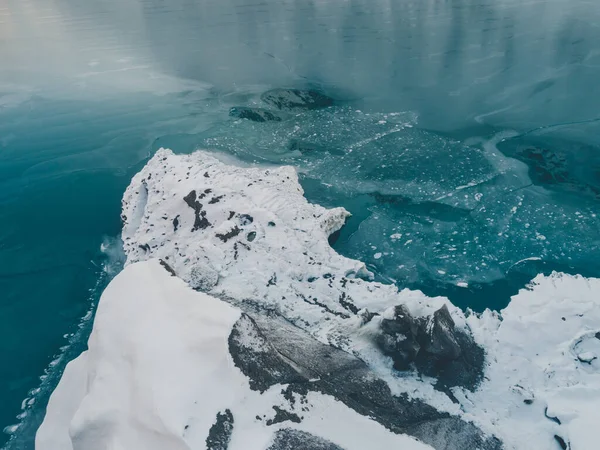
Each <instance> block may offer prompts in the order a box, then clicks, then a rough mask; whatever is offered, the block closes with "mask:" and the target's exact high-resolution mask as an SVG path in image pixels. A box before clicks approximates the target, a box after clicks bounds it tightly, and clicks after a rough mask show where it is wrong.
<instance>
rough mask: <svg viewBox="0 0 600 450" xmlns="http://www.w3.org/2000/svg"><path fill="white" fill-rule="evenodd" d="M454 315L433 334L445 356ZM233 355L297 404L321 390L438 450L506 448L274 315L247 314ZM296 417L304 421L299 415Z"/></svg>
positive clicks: (232, 340) (262, 384)
mask: <svg viewBox="0 0 600 450" xmlns="http://www.w3.org/2000/svg"><path fill="white" fill-rule="evenodd" d="M399 309H400V310H401V309H402V308H399ZM446 313H447V311H446ZM251 315H252V317H251ZM405 317H406V316H405ZM448 317H449V315H448V316H444V312H443V311H442V312H440V314H438V318H437V319H436V322H435V324H434V325H432V327H433V328H434V329H433V330H432V331H431V332H430V338H429V341H430V346H431V347H432V350H433V351H439V352H440V353H441V354H446V353H445V352H446V351H447V349H446V348H444V346H445V345H447V342H446V340H447V339H448V338H449V336H448V335H447V334H446V333H445V332H444V331H443V330H440V329H439V328H443V327H444V326H446V325H447V322H446V321H447V319H448ZM413 322H414V323H416V321H413ZM404 323H407V322H404ZM409 328H410V325H409ZM417 329H418V328H417ZM457 345H458V344H457ZM229 352H230V354H231V355H232V357H233V361H234V363H235V365H236V366H237V367H238V368H239V369H240V370H241V371H242V372H243V373H244V374H245V375H246V376H247V377H248V378H249V379H250V385H251V387H253V389H257V390H260V391H263V392H264V391H266V390H267V389H269V388H270V387H272V386H275V385H277V384H280V385H282V386H287V387H285V390H284V392H283V394H284V397H285V398H287V399H289V400H290V401H291V402H292V403H293V402H296V401H298V400H296V399H297V398H300V399H302V398H305V397H306V395H307V394H308V392H319V393H322V394H326V395H330V396H332V397H334V398H336V399H337V400H339V401H340V402H342V403H344V404H345V405H346V406H348V407H349V408H352V409H353V410H355V411H356V412H358V413H359V414H361V415H366V416H370V417H371V418H373V419H374V420H376V421H377V422H379V423H381V424H382V425H384V426H385V427H386V428H387V429H389V430H391V431H393V432H394V433H398V434H408V435H410V436H414V437H416V438H417V439H419V440H420V441H422V442H424V443H426V444H428V445H431V446H432V447H433V448H434V449H436V450H470V449H473V450H475V449H478V450H497V449H501V448H503V447H502V444H501V443H500V441H499V440H498V439H496V438H493V437H487V436H485V435H484V434H483V433H482V432H481V430H479V429H478V428H477V427H476V426H474V425H473V424H471V423H469V422H467V421H465V420H463V419H461V418H459V417H457V416H452V415H450V414H448V413H444V412H440V411H438V410H436V409H435V408H433V407H432V406H430V405H428V404H426V403H424V402H422V401H420V400H417V399H409V398H408V397H407V396H406V395H399V396H396V395H393V394H392V392H391V391H390V388H389V387H388V385H387V384H386V383H385V382H384V381H382V380H381V379H379V378H378V377H377V375H376V374H375V373H373V371H371V370H370V369H369V367H368V366H367V365H366V364H365V363H364V362H363V361H361V360H359V359H358V358H356V357H355V356H352V355H350V354H348V353H346V352H343V351H341V350H339V349H336V348H334V347H332V346H328V345H325V344H322V343H321V342H318V341H317V340H315V339H314V338H312V337H311V336H310V335H308V334H307V333H306V332H304V331H302V330H300V329H299V328H297V327H295V326H293V325H291V324H289V323H288V322H287V321H285V320H283V318H281V317H279V316H278V315H275V314H273V313H271V314H269V315H268V316H265V315H263V314H260V313H258V312H256V311H255V312H253V313H249V314H243V315H242V317H241V318H240V319H239V320H238V322H237V323H236V324H235V326H234V328H233V330H232V333H231V335H230V337H229ZM300 401H302V400H300ZM294 419H298V420H302V419H301V418H299V417H298V416H295V417H294ZM284 420H291V419H290V418H289V417H284ZM293 421H295V420H293ZM293 448H296V447H293ZM316 448H319V447H316Z"/></svg>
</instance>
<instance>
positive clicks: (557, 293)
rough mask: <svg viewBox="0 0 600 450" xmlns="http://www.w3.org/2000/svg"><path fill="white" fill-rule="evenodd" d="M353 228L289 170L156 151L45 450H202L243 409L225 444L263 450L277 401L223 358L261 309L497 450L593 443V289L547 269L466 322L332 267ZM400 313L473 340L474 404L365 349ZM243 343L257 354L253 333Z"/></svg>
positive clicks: (356, 426) (343, 440)
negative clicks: (340, 236)
mask: <svg viewBox="0 0 600 450" xmlns="http://www.w3.org/2000/svg"><path fill="white" fill-rule="evenodd" d="M192 192H194V195H193V196H192V195H191V193H192ZM186 199H187V200H186ZM347 217H348V213H347V211H345V210H344V209H342V208H335V209H331V210H327V209H325V208H322V207H320V206H318V205H314V204H310V203H308V202H307V201H306V199H305V198H304V196H303V192H302V188H301V187H300V185H299V183H298V180H297V175H296V172H295V171H294V169H293V168H291V167H269V168H265V167H245V168H243V167H238V166H235V165H232V164H225V163H223V162H221V161H220V160H219V159H217V158H216V157H215V155H213V154H210V153H207V152H196V153H194V154H191V155H174V154H173V153H172V152H171V151H169V150H164V149H161V150H159V151H158V152H157V153H156V155H155V156H154V157H153V158H152V159H151V160H150V161H149V162H148V164H147V165H146V167H145V168H144V169H142V171H141V172H140V173H138V174H137V175H136V176H135V177H134V178H133V180H132V182H131V185H130V186H129V188H128V189H127V191H126V193H125V195H124V199H123V220H124V228H123V240H124V248H125V252H126V255H127V268H126V269H125V271H124V272H123V273H122V274H121V275H119V276H118V277H117V278H116V279H115V280H114V281H113V283H112V284H111V285H110V286H109V288H108V289H107V290H106V292H105V294H104V295H103V297H102V300H101V302H100V306H99V310H98V314H97V316H96V321H95V325H94V331H93V334H92V337H91V338H90V349H89V351H88V352H86V353H84V354H83V355H82V356H81V357H80V358H78V359H77V360H75V361H74V362H72V363H71V364H70V365H69V366H68V368H67V370H66V371H65V374H64V376H63V379H62V381H61V383H60V384H59V386H58V388H57V390H56V391H55V393H54V394H53V396H52V399H51V401H50V405H49V408H48V414H47V417H46V420H45V421H44V424H43V425H42V427H41V428H40V431H39V432H38V436H37V440H38V444H39V449H40V450H54V449H56V450H71V449H72V450H75V449H78V448H85V449H86V450H88V449H91V450H93V449H96V448H107V446H108V445H109V444H110V445H112V446H113V447H111V448H147V449H149V450H152V449H153V448H173V449H177V448H188V447H185V445H189V446H191V447H192V448H199V447H198V446H200V447H202V445H204V439H205V438H206V435H207V433H208V430H209V429H210V427H211V425H212V423H214V419H215V415H216V413H217V412H219V411H224V410H225V409H227V408H230V409H231V410H232V411H234V409H235V411H234V415H235V420H236V427H235V430H234V434H233V436H232V441H231V446H232V447H231V448H247V449H249V448H251V447H250V446H249V444H248V442H252V445H254V447H252V448H257V449H258V448H265V446H266V445H267V443H268V442H270V440H271V439H272V433H273V430H274V429H275V428H276V427H275V428H273V427H271V428H269V429H266V428H265V426H264V425H263V423H262V422H260V423H258V422H256V420H255V418H256V415H257V414H259V415H260V414H267V413H269V414H272V409H271V407H272V405H273V404H274V403H277V402H278V401H280V399H279V397H278V396H279V395H280V394H279V392H280V389H270V390H268V391H266V392H265V393H264V394H262V395H260V394H258V393H256V392H254V391H250V390H249V388H248V381H247V380H246V379H245V377H244V376H243V375H242V374H241V372H239V371H238V370H237V369H235V368H234V367H233V364H232V362H231V360H230V357H229V354H228V351H227V337H228V336H229V334H230V331H231V327H232V326H233V323H235V321H236V320H237V318H238V317H239V316H240V309H241V310H244V308H252V307H254V306H258V307H260V308H261V309H263V310H274V311H277V312H278V314H280V315H282V316H283V317H284V318H286V319H287V320H289V321H290V322H291V323H293V324H295V325H296V326H298V327H300V328H302V329H303V330H305V331H307V332H308V333H310V334H311V335H312V336H313V337H314V338H316V339H318V340H320V341H321V342H323V343H326V344H329V345H333V346H335V347H337V348H340V349H343V350H346V351H348V352H350V353H352V354H354V355H356V356H358V357H360V358H361V359H362V360H363V361H365V362H366V363H367V364H368V365H369V366H370V368H371V369H372V370H373V371H374V372H375V373H376V374H377V375H378V376H379V377H381V378H382V379H384V380H385V381H386V382H388V384H389V386H390V388H391V390H392V392H393V393H394V394H399V393H406V394H407V395H408V396H409V397H417V398H421V399H424V400H425V401H426V402H427V403H429V404H431V405H434V406H435V407H436V408H438V409H440V410H442V411H448V412H451V413H453V414H458V415H461V416H463V417H464V418H465V419H467V420H472V421H473V422H475V423H476V424H477V425H478V426H479V427H481V428H482V429H483V430H484V431H487V432H489V433H492V434H495V435H496V436H498V437H499V438H500V439H502V441H503V442H504V444H505V447H506V448H507V449H525V448H526V449H528V450H529V449H531V450H548V449H553V448H557V449H558V448H559V447H558V443H557V440H556V438H555V436H559V437H560V438H562V439H564V440H565V442H568V443H569V444H570V448H571V450H587V449H590V448H595V438H594V436H592V435H591V433H592V432H593V430H594V428H593V426H592V425H593V424H595V423H598V422H599V421H600V408H597V405H598V404H600V361H599V360H598V359H597V358H594V356H596V355H599V354H600V339H599V338H598V336H600V335H599V334H598V333H599V332H600V296H599V295H598V293H600V280H598V279H586V278H584V277H581V276H571V275H565V274H560V273H555V274H552V275H551V276H541V275H540V276H538V277H537V278H535V280H534V281H533V282H532V284H531V286H529V287H528V288H526V289H523V290H521V291H520V292H519V293H518V294H517V295H516V296H514V297H513V298H512V300H511V302H510V304H509V306H508V307H507V308H506V309H505V310H503V311H501V312H499V313H498V312H492V311H485V312H484V313H483V314H474V313H467V314H465V313H463V312H462V311H460V310H459V309H458V308H456V307H454V306H453V305H451V304H450V303H449V301H448V300H447V299H445V298H441V297H438V298H429V297H427V296H425V295H424V294H422V293H421V292H418V291H410V290H403V291H400V292H399V291H398V290H397V289H396V288H395V287H394V286H389V285H384V284H381V283H376V282H373V281H370V277H371V274H370V272H369V271H368V270H367V269H366V267H365V265H364V264H363V263H362V262H360V261H355V260H351V259H348V258H345V257H343V256H341V255H338V254H337V253H336V252H335V251H334V250H333V249H332V248H331V247H330V246H329V244H328V241H327V239H328V236H329V235H330V234H331V233H332V232H334V231H336V230H338V229H339V228H340V227H342V226H343V224H344V221H345V219H346V218H347ZM158 259H160V260H161V261H163V264H164V265H166V266H167V267H168V269H170V270H172V271H174V272H175V273H176V274H177V277H171V276H169V274H168V272H167V271H166V270H164V267H161V265H160V264H159V263H158V262H157V260H158ZM178 277H179V278H178ZM182 280H183V281H182ZM457 285H460V286H463V285H464V286H466V285H467V283H457ZM188 286H191V287H192V288H195V289H197V290H200V291H203V292H204V293H201V292H196V291H193V290H192V289H190V288H189V287H188ZM216 297H219V298H223V299H227V302H228V303H225V302H223V301H221V300H218V299H217V298H216ZM399 304H404V305H405V306H406V307H407V308H408V310H409V311H410V313H411V314H413V315H414V316H417V317H426V316H430V315H431V314H432V313H433V312H434V311H436V310H437V309H439V308H440V307H442V306H443V305H446V306H447V307H448V309H449V311H450V313H451V315H452V318H453V320H454V321H455V322H456V325H457V327H459V328H460V329H463V330H466V331H470V332H471V333H472V334H473V336H474V338H475V340H476V341H477V342H478V343H479V344H480V345H481V346H482V347H484V348H485V350H486V352H487V357H486V361H487V362H486V368H485V374H484V375H485V376H484V381H483V382H482V384H481V386H480V387H479V388H478V389H477V390H476V391H475V392H470V391H467V390H465V389H461V388H453V394H454V397H455V398H456V399H457V400H458V403H454V402H453V401H452V400H451V399H450V398H449V397H448V396H447V395H446V394H445V393H443V392H440V391H438V390H435V389H434V387H433V383H434V382H435V380H431V379H427V378H421V377H419V376H417V375H416V374H412V373H402V374H401V375H399V374H398V373H397V372H395V371H394V370H393V369H392V364H391V360H390V359H389V358H387V357H384V356H383V355H382V354H381V352H380V351H379V350H378V349H377V348H376V346H375V345H374V344H373V333H374V332H375V328H376V326H377V320H373V321H371V322H370V323H368V324H366V325H365V323H364V317H365V316H366V311H365V310H368V311H369V312H375V313H380V314H382V315H383V316H384V317H386V314H388V315H389V314H390V311H391V309H390V308H392V307H393V306H396V305H399ZM244 345H245V346H247V347H248V348H252V349H254V350H256V349H260V348H261V346H262V345H263V344H262V342H261V338H260V336H258V335H257V336H255V337H252V338H251V339H249V340H248V342H244ZM310 395H311V404H312V409H311V414H309V415H308V417H307V418H306V420H303V421H302V423H301V424H298V428H299V429H303V430H305V431H310V432H311V433H313V434H316V435H318V436H321V437H323V438H325V439H328V440H330V441H332V442H334V443H337V444H338V445H340V446H342V447H343V448H345V449H353V448H379V447H378V446H381V447H380V448H398V447H399V445H396V444H393V443H396V442H400V441H398V440H399V439H403V440H406V442H407V443H409V444H407V443H404V441H402V442H403V445H406V446H405V447H402V448H409V449H412V448H413V447H414V448H425V447H424V446H420V447H419V445H420V444H415V443H414V441H413V440H411V439H409V438H406V437H403V436H397V435H393V434H391V433H389V432H387V431H386V430H385V429H383V427H381V426H380V425H379V424H377V423H375V422H374V421H372V420H371V419H368V418H365V417H361V416H360V415H358V414H357V413H355V412H353V411H351V410H348V409H347V408H346V407H345V406H344V405H342V404H341V403H339V402H337V401H336V400H334V399H332V398H330V397H327V396H324V395H320V394H314V393H311V394H310ZM196 402H197V403H196ZM236 411H237V412H236ZM261 411H263V412H261ZM246 412H247V413H246ZM332 417H334V418H338V419H336V420H339V421H338V422H336V421H332V420H331V418H332ZM342 418H343V420H342ZM559 422H560V424H559ZM238 424H241V426H240V427H238ZM319 424H321V426H319ZM343 424H348V426H342V425H343ZM186 425H189V430H188V431H186V432H185V433H184V431H185V426H186ZM240 429H241V430H243V431H242V432H243V433H244V434H238V430H240ZM367 429H368V430H369V431H368V432H364V433H362V432H361V433H362V434H361V433H353V432H352V431H353V430H367ZM182 430H183V431H182ZM149 436H152V439H150V437H149ZM248 436H252V438H251V439H250V440H248V439H249V438H248ZM243 443H246V446H245V447H244V446H243ZM142 444H143V445H142ZM392 444H393V445H392ZM153 445H154V447H153ZM161 445H162V447H161ZM410 445H412V446H413V447H411V446H410ZM119 446H121V447H119ZM181 446H184V447H181ZM415 446H416V447H415Z"/></svg>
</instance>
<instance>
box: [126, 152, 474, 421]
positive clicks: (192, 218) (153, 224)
mask: <svg viewBox="0 0 600 450" xmlns="http://www.w3.org/2000/svg"><path fill="white" fill-rule="evenodd" d="M348 215H349V213H348V212H347V211H346V210H344V209H343V208H335V209H331V210H327V209H325V208H323V207H321V206H319V205H314V204H310V203H308V201H307V200H306V199H305V198H304V196H303V191H302V188H301V187H300V184H299V183H298V178H297V175H296V172H295V170H294V169H293V168H292V167H272V168H264V167H259V168H242V167H235V166H232V165H227V164H224V163H222V162H221V161H219V160H218V159H216V158H215V156H214V155H211V154H209V153H206V152H196V153H194V154H191V155H174V154H173V153H172V152H171V151H169V150H164V149H161V150H159V151H158V152H157V153H156V155H155V156H154V157H153V158H152V159H151V160H150V162H149V163H148V164H147V165H146V167H145V168H144V169H143V170H142V171H141V172H140V173H138V174H137V175H136V176H135V177H134V178H133V180H132V182H131V185H130V186H129V188H128V189H127V191H126V192H125V195H124V199H123V221H124V227H123V241H124V245H125V252H126V254H127V261H128V263H132V262H136V261H142V260H145V259H148V258H160V259H161V260H163V261H164V262H165V263H166V264H168V266H169V267H171V268H172V269H173V271H174V272H175V273H176V274H177V276H179V277H181V278H182V279H184V280H185V281H187V282H188V283H189V284H190V285H191V286H192V287H193V288H195V289H200V290H203V291H206V292H210V293H211V294H213V295H219V296H227V297H228V298H229V299H230V300H231V301H232V302H233V303H234V304H237V305H238V306H240V307H241V308H243V309H246V308H248V307H249V305H256V306H258V307H260V308H262V309H267V310H272V311H276V312H277V313H278V314H281V315H282V316H283V317H285V318H286V319H288V320H289V321H291V322H292V323H294V324H295V325H297V326H299V327H301V328H302V329H304V330H306V331H308V332H309V333H311V334H312V335H313V336H314V337H316V338H317V339H319V340H320V341H321V342H323V343H326V344H331V345H335V346H337V347H340V348H342V349H344V350H346V351H349V352H354V353H356V354H358V355H360V357H361V358H363V359H371V360H373V364H379V365H382V366H391V364H390V363H389V358H387V357H386V356H384V355H383V354H382V353H381V352H380V350H379V349H378V346H377V345H376V341H377V339H376V338H375V337H373V336H370V335H369V333H366V332H365V330H364V329H362V326H361V325H363V323H362V321H361V320H359V319H358V317H357V313H358V312H359V311H360V310H363V309H368V311H369V312H370V313H371V314H376V315H377V314H379V315H380V314H382V313H383V312H384V311H385V310H386V309H388V308H390V307H393V306H396V305H399V304H402V305H404V307H405V308H407V311H408V312H409V313H410V314H411V315H413V316H415V317H416V318H418V317H429V316H431V315H432V314H433V312H434V311H436V310H439V309H440V308H441V307H442V306H444V307H445V308H448V311H450V312H451V315H452V319H453V320H454V323H455V325H456V328H457V330H459V332H460V331H462V332H463V335H464V336H469V335H470V334H469V332H468V326H467V325H466V323H465V319H464V315H463V314H462V312H461V311H460V310H458V309H457V308H456V307H454V306H453V305H452V304H450V303H449V302H448V301H447V300H446V299H442V298H437V299H431V298H428V297H426V296H425V295H423V294H421V293H420V292H415V291H408V290H406V291H403V292H401V293H399V292H398V290H397V289H396V288H395V287H394V286H391V285H384V284H380V283H374V282H371V281H369V278H370V277H371V273H370V272H369V271H368V270H367V268H366V266H365V265H364V263H362V262H360V261H356V260H351V259H348V258H345V257H343V256H341V255H339V254H338V253H336V252H335V251H334V250H333V249H332V248H331V247H330V246H329V243H328V238H329V236H330V235H331V234H332V233H333V232H335V231H337V230H338V229H340V228H341V227H342V226H343V225H344V222H345V220H346V218H347V217H348ZM452 319H451V320H452ZM373 323H374V324H375V326H371V327H369V328H368V329H369V330H370V331H372V332H373V333H375V334H377V333H381V332H382V331H381V330H380V329H378V325H380V324H381V316H378V317H377V318H376V319H375V320H374V322H373ZM421 354H425V353H424V352H423V353H421ZM461 361H462V360H461ZM481 362H482V361H481ZM438 365H440V364H429V366H430V367H434V366H435V367H438ZM441 365H443V364H441ZM459 368H461V369H464V370H460V371H461V372H464V373H469V374H471V376H470V377H464V378H465V379H467V378H468V379H467V380H466V382H464V383H463V380H462V379H461V377H456V376H453V375H452V376H450V377H449V379H448V380H444V381H445V384H449V385H456V384H462V385H468V386H471V387H472V386H474V385H476V384H477V381H478V380H479V378H480V375H481V372H482V367H481V364H479V366H478V367H468V368H467V366H466V365H465V364H462V363H461V365H460V367H459ZM431 372H432V371H429V372H427V375H431V374H432V373H431ZM438 372H439V371H438ZM456 372H457V371H456V370H454V371H450V370H448V371H445V373H446V374H455V373H456ZM404 390H406V388H404ZM448 403H449V405H448V408H450V410H452V411H455V410H456V408H455V407H453V406H452V404H451V402H448Z"/></svg>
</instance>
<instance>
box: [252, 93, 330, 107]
mask: <svg viewBox="0 0 600 450" xmlns="http://www.w3.org/2000/svg"><path fill="white" fill-rule="evenodd" d="M260 98H261V99H262V101H263V102H265V103H266V104H268V105H270V106H274V107H275V108H277V109H281V110H294V109H320V108H327V107H328V106H333V104H334V101H333V99H332V98H331V97H328V96H326V95H324V94H321V93H320V92H317V91H312V90H302V89H281V88H279V89H271V90H270V91H267V92H265V93H264V94H263V95H261V97H260Z"/></svg>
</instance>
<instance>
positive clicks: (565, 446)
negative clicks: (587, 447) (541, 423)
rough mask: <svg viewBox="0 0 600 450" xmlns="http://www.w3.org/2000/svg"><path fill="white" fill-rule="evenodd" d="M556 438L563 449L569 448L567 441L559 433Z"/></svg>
mask: <svg viewBox="0 0 600 450" xmlns="http://www.w3.org/2000/svg"><path fill="white" fill-rule="evenodd" d="M554 439H555V440H556V442H558V445H560V448H562V450H567V449H568V448H569V446H568V444H567V443H566V441H565V440H564V439H563V438H562V437H560V436H559V435H557V434H555V435H554Z"/></svg>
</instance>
